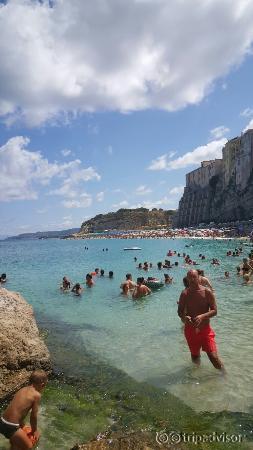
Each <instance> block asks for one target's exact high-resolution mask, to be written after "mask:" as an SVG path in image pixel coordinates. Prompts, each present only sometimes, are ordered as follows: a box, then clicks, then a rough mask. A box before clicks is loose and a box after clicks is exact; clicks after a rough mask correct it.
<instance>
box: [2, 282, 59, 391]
mask: <svg viewBox="0 0 253 450" xmlns="http://www.w3.org/2000/svg"><path fill="white" fill-rule="evenodd" d="M34 369H44V370H46V371H50V370H51V362H50V355H49V351H48V349H47V347H46V345H45V343H44V342H43V340H42V338H41V337H40V334H39V330H38V327H37V324H36V321H35V318H34V315H33V309H32V307H31V306H30V305H28V303H27V302H26V301H25V300H24V299H23V297H22V296H21V295H20V294H18V293H16V292H10V291H8V290H7V289H4V288H0V400H4V399H5V398H6V397H8V396H9V395H11V394H12V393H13V392H15V391H16V390H17V389H19V388H20V387H21V386H22V385H24V384H25V383H26V382H27V381H28V379H29V376H30V374H31V372H32V371H33V370H34Z"/></svg>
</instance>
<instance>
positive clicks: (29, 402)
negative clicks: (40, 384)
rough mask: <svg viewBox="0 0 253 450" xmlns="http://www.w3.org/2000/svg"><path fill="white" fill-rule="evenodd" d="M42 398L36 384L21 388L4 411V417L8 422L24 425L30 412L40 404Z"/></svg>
mask: <svg viewBox="0 0 253 450" xmlns="http://www.w3.org/2000/svg"><path fill="white" fill-rule="evenodd" d="M40 398H41V394H40V393H39V392H38V391H37V390H36V389H35V388H34V386H27V387H24V388H22V389H20V390H19V391H18V392H17V393H16V394H15V396H14V397H13V399H12V401H11V403H10V404H9V406H8V408H7V409H6V410H5V411H4V413H3V418H4V419H5V420H7V421H8V422H11V423H19V424H20V425H21V426H22V425H23V423H24V419H25V417H26V416H27V414H28V412H29V411H30V410H31V409H34V408H35V407H36V406H38V405H39V402H40Z"/></svg>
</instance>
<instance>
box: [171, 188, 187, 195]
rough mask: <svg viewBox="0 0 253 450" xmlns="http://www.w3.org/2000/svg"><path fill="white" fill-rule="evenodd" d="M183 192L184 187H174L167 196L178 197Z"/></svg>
mask: <svg viewBox="0 0 253 450" xmlns="http://www.w3.org/2000/svg"><path fill="white" fill-rule="evenodd" d="M183 192H184V186H175V187H174V188H172V189H170V190H169V194H171V195H179V194H182V193H183Z"/></svg>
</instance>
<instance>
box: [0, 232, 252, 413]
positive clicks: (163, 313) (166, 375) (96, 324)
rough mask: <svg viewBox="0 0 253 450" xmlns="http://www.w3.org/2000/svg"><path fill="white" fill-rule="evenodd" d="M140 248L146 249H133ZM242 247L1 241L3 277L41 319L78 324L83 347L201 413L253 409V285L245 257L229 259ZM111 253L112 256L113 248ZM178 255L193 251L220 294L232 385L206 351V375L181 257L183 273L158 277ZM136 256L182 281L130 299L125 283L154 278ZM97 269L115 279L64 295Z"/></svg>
mask: <svg viewBox="0 0 253 450" xmlns="http://www.w3.org/2000/svg"><path fill="white" fill-rule="evenodd" d="M135 245H137V246H139V247H141V250H140V251H135V252H134V251H128V252H127V251H124V250H123V248H124V247H127V246H135ZM186 245H187V246H188V247H186ZM85 246H88V250H85ZM189 246H190V247H189ZM239 246H240V244H239V243H238V241H223V240H189V239H187V240H186V239H178V240H146V239H143V240H131V241H127V240H89V241H68V240H38V241H10V242H0V271H1V272H6V273H7V275H8V279H9V281H8V283H7V285H6V287H7V288H8V289H10V290H14V291H19V292H20V293H21V294H22V295H23V296H24V297H25V298H26V300H27V301H28V302H29V303H30V304H32V306H33V307H34V310H35V313H36V317H37V319H38V321H39V320H40V315H42V314H43V316H47V317H48V318H51V319H57V320H60V321H62V322H64V323H66V324H69V325H70V326H72V325H73V326H75V328H77V326H78V333H79V340H78V344H77V345H78V347H79V348H78V350H80V351H82V346H84V345H85V347H86V349H88V350H90V351H91V352H92V353H93V354H94V353H95V354H96V355H97V356H98V357H99V358H100V359H101V360H104V361H106V362H108V363H109V364H110V365H111V366H113V367H116V368H119V369H122V370H123V371H124V372H126V373H127V374H129V375H131V376H132V377H133V378H134V379H136V380H137V381H147V382H148V383H150V384H152V385H154V386H157V387H162V388H164V389H165V390H167V391H169V392H171V393H173V394H175V395H176V396H177V397H179V398H180V399H182V400H183V401H184V402H185V403H186V404H188V405H189V406H191V407H192V408H193V409H195V410H196V411H202V410H203V411H221V410H228V411H243V412H249V411H251V412H252V405H253V390H252V385H253V358H252V342H253V315H252V313H253V286H244V285H243V283H242V279H241V277H237V276H236V266H237V265H238V264H239V263H240V262H241V260H242V257H240V258H233V257H227V256H226V252H227V250H228V249H231V250H233V249H234V248H235V247H239ZM241 247H243V248H244V254H243V256H247V253H248V252H249V247H248V246H245V245H241ZM106 248H108V251H103V249H106ZM169 249H173V250H177V252H180V253H181V254H182V253H183V252H186V253H189V254H190V256H191V257H192V258H193V259H196V260H197V261H198V262H200V266H199V267H200V268H203V269H204V270H205V274H206V275H207V276H208V277H209V278H210V280H211V282H212V284H213V286H214V288H215V292H216V296H217V302H218V316H217V317H216V318H214V319H212V326H213V328H214V330H215V332H216V341H217V344H218V349H219V354H220V357H221V358H222V360H223V362H224V364H225V367H226V369H227V376H226V377H225V378H224V377H222V376H221V375H220V374H219V373H218V372H217V371H216V370H215V369H214V368H213V367H212V366H211V364H210V363H209V361H208V360H207V357H206V355H205V354H203V357H202V365H201V368H199V369H196V368H194V367H192V365H191V362H190V355H189V351H188V348H187V345H186V342H185V339H184V335H183V332H182V325H181V322H180V320H179V318H178V316H177V300H178V298H179V295H180V292H181V291H182V289H183V286H182V278H183V276H185V274H186V271H187V269H186V268H185V267H183V259H182V258H179V257H171V258H168V259H170V260H171V262H172V263H174V262H175V261H179V267H178V268H175V267H174V268H173V269H171V270H165V269H164V270H162V271H158V270H157V266H156V263H157V262H158V261H162V260H164V259H165V258H166V253H167V251H168V250H169ZM200 253H202V254H205V256H206V260H205V261H200V258H199V254H200ZM134 256H136V257H137V258H138V262H141V261H142V262H143V261H145V260H147V261H150V262H152V263H153V269H150V271H149V272H148V275H149V276H150V275H153V276H157V277H159V278H160V277H161V278H163V274H164V273H166V272H167V273H168V272H169V273H170V275H171V276H173V278H174V282H173V284H172V285H169V286H166V287H164V288H162V289H161V290H159V291H156V292H155V293H153V294H152V295H151V296H149V297H147V298H145V299H142V300H139V301H132V299H131V297H129V298H126V297H123V296H122V295H120V288H119V286H120V283H121V281H122V280H123V279H124V278H125V274H126V273H127V272H131V273H132V274H133V278H134V279H136V277H137V276H141V275H144V272H143V271H140V270H139V269H137V267H136V266H137V263H135V262H134ZM212 257H217V258H218V259H219V260H220V261H221V265H220V266H218V267H214V266H212V265H211V264H210V261H211V258H212ZM95 267H99V268H103V269H104V270H105V275H106V276H105V277H104V278H99V277H94V279H95V286H94V287H93V288H92V289H86V288H85V291H84V293H83V295H82V297H80V298H79V297H75V296H74V295H73V294H71V293H67V294H63V293H61V291H60V289H59V285H60V282H61V279H62V277H63V276H64V275H67V276H68V277H69V278H70V279H71V280H72V281H73V282H83V280H84V277H85V274H86V273H87V272H90V271H93V270H94V269H95ZM109 270H113V272H114V278H113V279H109V278H108V272H109ZM225 270H228V271H229V272H230V274H231V277H230V279H225V278H224V272H225ZM70 328H71V327H70ZM73 363H74V361H73Z"/></svg>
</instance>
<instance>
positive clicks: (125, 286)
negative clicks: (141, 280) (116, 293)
mask: <svg viewBox="0 0 253 450" xmlns="http://www.w3.org/2000/svg"><path fill="white" fill-rule="evenodd" d="M120 287H121V289H122V292H121V294H123V295H128V292H129V284H128V282H127V281H124V283H121V285H120Z"/></svg>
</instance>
